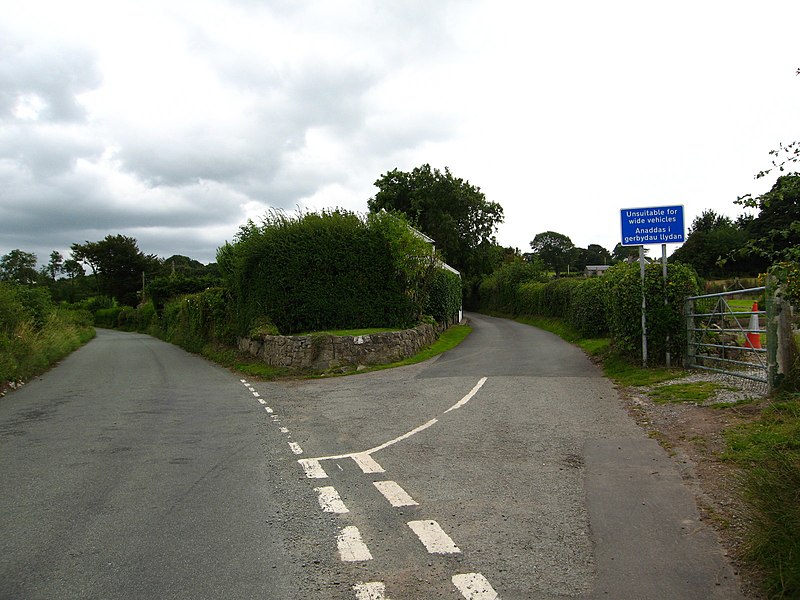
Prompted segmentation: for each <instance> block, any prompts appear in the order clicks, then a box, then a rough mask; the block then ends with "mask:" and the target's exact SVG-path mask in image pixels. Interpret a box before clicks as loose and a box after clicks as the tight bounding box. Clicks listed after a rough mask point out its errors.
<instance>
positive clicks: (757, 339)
mask: <svg viewBox="0 0 800 600" xmlns="http://www.w3.org/2000/svg"><path fill="white" fill-rule="evenodd" d="M753 312H754V313H756V312H758V302H753ZM747 328H748V329H749V330H750V331H748V332H747V334H745V335H746V336H747V343H746V344H745V347H746V348H755V349H761V334H760V333H758V331H757V330H758V315H750V324H749V325H748V326H747Z"/></svg>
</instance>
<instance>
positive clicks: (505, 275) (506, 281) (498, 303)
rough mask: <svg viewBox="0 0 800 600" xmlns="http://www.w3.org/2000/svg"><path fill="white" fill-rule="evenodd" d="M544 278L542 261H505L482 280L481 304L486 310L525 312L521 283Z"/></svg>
mask: <svg viewBox="0 0 800 600" xmlns="http://www.w3.org/2000/svg"><path fill="white" fill-rule="evenodd" d="M544 280H545V274H544V270H543V268H542V265H541V263H538V262H534V263H529V262H521V261H515V262H510V263H505V264H503V265H501V266H500V267H498V268H497V269H496V270H495V271H494V272H493V273H492V274H491V275H489V276H488V277H486V278H484V280H483V281H482V282H481V284H480V306H481V308H482V309H484V310H490V311H496V312H503V313H510V314H519V313H521V312H524V310H523V307H522V306H521V305H520V294H519V292H520V290H519V288H520V285H522V284H523V283H527V282H543V281H544Z"/></svg>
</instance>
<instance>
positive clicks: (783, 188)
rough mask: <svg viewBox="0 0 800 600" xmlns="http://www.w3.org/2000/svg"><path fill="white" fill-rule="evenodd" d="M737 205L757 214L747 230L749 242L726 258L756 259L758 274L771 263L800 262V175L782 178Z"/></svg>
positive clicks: (795, 174) (742, 199)
mask: <svg viewBox="0 0 800 600" xmlns="http://www.w3.org/2000/svg"><path fill="white" fill-rule="evenodd" d="M736 203H737V204H741V205H742V206H745V207H748V208H757V209H758V210H759V213H758V215H757V216H756V217H755V218H754V219H752V221H750V222H749V225H748V227H747V230H746V231H747V234H748V238H749V241H748V242H747V243H746V244H745V245H744V246H743V247H741V248H740V249H738V250H736V251H734V252H733V253H731V254H730V255H729V258H735V257H751V258H755V259H756V260H757V264H758V267H759V271H765V270H766V269H767V268H768V267H769V266H770V265H771V264H772V263H774V262H778V261H797V260H800V173H792V174H789V175H782V176H780V177H778V179H777V181H776V182H775V184H774V185H773V186H772V188H771V189H770V190H769V191H768V192H767V193H765V194H762V195H761V196H758V197H757V198H752V197H750V196H749V195H748V196H743V197H741V198H739V199H738V200H737V201H736Z"/></svg>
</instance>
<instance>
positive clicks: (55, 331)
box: [0, 283, 95, 395]
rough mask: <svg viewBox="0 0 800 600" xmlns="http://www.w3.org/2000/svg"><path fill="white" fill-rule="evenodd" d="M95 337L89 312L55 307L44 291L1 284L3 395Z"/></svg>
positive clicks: (0, 374) (0, 384)
mask: <svg viewBox="0 0 800 600" xmlns="http://www.w3.org/2000/svg"><path fill="white" fill-rule="evenodd" d="M94 335H95V332H94V327H93V326H92V316H91V314H89V313H88V312H86V311H80V310H71V309H66V308H63V307H58V306H53V304H52V302H51V300H50V296H49V294H48V293H47V291H46V290H43V289H39V288H26V287H22V286H16V285H11V284H7V283H3V284H0V395H2V393H3V392H4V391H5V390H6V389H8V388H11V387H14V386H15V385H16V384H17V383H18V382H21V381H26V380H28V379H30V378H31V377H34V376H36V375H39V374H40V373H43V372H44V371H46V370H47V369H48V368H50V367H51V366H52V365H53V364H54V363H56V362H58V361H59V360H61V359H62V358H64V357H65V356H67V355H68V354H69V353H71V352H72V351H74V350H76V349H78V348H79V347H80V346H82V345H83V344H85V343H86V342H88V341H89V340H90V339H92V338H93V337H94ZM12 384H13V385H12Z"/></svg>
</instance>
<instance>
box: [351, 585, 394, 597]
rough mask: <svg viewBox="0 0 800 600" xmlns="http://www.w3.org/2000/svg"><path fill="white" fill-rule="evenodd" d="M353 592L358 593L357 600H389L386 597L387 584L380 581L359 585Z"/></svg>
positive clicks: (355, 586)
mask: <svg viewBox="0 0 800 600" xmlns="http://www.w3.org/2000/svg"><path fill="white" fill-rule="evenodd" d="M353 590H355V592H356V600H389V598H387V597H386V584H384V583H381V582H379V581H374V582H372V583H357V584H355V585H354V586H353Z"/></svg>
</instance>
